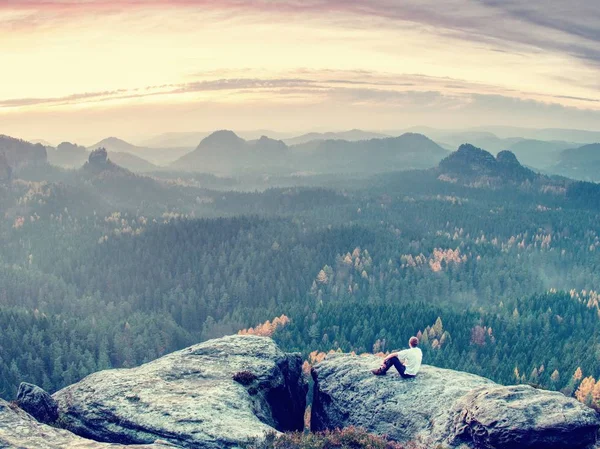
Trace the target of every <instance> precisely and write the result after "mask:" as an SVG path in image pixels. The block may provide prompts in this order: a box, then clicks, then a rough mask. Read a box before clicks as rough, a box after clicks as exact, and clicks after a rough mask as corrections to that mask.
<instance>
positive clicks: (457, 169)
mask: <svg viewBox="0 0 600 449" xmlns="http://www.w3.org/2000/svg"><path fill="white" fill-rule="evenodd" d="M438 171H440V172H441V173H442V174H443V175H446V176H448V177H450V178H453V179H460V180H461V181H462V182H465V183H467V184H470V183H479V182H480V181H481V180H482V179H486V180H488V181H489V180H495V183H496V184H499V185H502V184H506V183H521V182H524V181H527V180H529V181H532V180H534V179H535V178H536V176H537V175H536V174H535V173H534V172H533V171H531V170H529V169H528V168H526V167H523V166H522V165H521V164H520V163H519V161H518V160H517V157H516V156H515V154H514V153H512V152H511V151H501V152H500V153H498V155H497V157H494V156H493V155H492V154H491V153H489V152H487V151H485V150H482V149H481V148H477V147H475V146H473V145H471V144H463V145H461V146H460V147H459V148H458V150H457V151H455V152H454V153H452V154H450V155H449V156H448V157H446V158H445V159H443V160H442V161H441V162H440V164H439V167H438Z"/></svg>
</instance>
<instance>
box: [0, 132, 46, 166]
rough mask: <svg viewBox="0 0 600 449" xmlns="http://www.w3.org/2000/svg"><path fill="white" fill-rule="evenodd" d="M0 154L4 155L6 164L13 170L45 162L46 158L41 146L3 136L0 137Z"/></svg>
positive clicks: (44, 149) (43, 148) (44, 150)
mask: <svg viewBox="0 0 600 449" xmlns="http://www.w3.org/2000/svg"><path fill="white" fill-rule="evenodd" d="M0 153H3V154H4V156H5V158H6V163H7V164H8V165H9V166H10V167H12V168H13V169H14V168H18V167H20V166H21V165H26V164H29V163H38V162H46V159H47V157H48V156H47V153H46V148H45V147H44V146H43V145H42V144H39V143H36V144H33V143H30V142H27V141H25V140H21V139H15V138H13V137H9V136H4V135H0Z"/></svg>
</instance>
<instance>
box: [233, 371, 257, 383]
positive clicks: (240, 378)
mask: <svg viewBox="0 0 600 449" xmlns="http://www.w3.org/2000/svg"><path fill="white" fill-rule="evenodd" d="M233 380H235V381H236V382H237V383H239V384H242V385H244V386H248V385H250V384H251V383H252V382H254V381H255V380H256V375H255V374H254V373H251V372H250V371H239V372H237V373H235V374H234V375H233Z"/></svg>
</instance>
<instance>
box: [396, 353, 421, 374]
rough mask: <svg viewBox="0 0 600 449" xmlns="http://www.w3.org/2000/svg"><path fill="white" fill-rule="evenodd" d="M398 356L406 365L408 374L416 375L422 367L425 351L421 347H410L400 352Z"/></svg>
mask: <svg viewBox="0 0 600 449" xmlns="http://www.w3.org/2000/svg"><path fill="white" fill-rule="evenodd" d="M398 358H399V359H400V361H401V362H402V363H403V364H404V366H406V374H408V375H410V376H416V375H417V373H418V372H419V370H420V369H421V362H422V361H423V352H422V351H421V348H410V349H405V350H403V351H400V352H398Z"/></svg>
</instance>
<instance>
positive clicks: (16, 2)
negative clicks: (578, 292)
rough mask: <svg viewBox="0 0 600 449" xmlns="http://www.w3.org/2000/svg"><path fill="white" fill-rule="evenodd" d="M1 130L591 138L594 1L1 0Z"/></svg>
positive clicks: (599, 87) (599, 76)
mask: <svg viewBox="0 0 600 449" xmlns="http://www.w3.org/2000/svg"><path fill="white" fill-rule="evenodd" d="M0 61H1V64H0V134H7V135H11V136H15V137H20V138H24V139H29V140H32V139H44V140H46V141H49V142H51V143H54V144H56V143H59V142H61V141H72V142H78V143H82V144H86V145H90V144H92V143H94V142H96V141H98V140H100V139H102V138H104V137H108V136H118V137H121V138H125V139H128V140H131V141H133V142H141V141H143V140H144V139H146V138H149V137H151V136H154V135H157V134H160V133H163V132H189V131H198V132H200V131H210V130H215V129H234V130H253V129H269V130H276V131H280V132H305V131H311V130H319V131H324V130H343V129H351V128H361V129H368V130H381V131H384V130H386V131H387V130H400V129H406V128H409V127H412V126H421V125H426V126H431V127H436V128H469V127H479V126H490V125H502V126H521V127H532V128H534V127H535V128H547V127H557V128H575V129H590V130H600V7H599V6H598V0H570V1H569V2H565V1H564V0H536V1H531V0H529V1H517V0H477V1H475V0H443V1H440V0H411V1H406V0H393V1H390V0H371V1H368V2H367V1H361V2H359V1H354V0H254V1H242V0H223V1H215V0H118V1H117V0H80V1H76V0H0Z"/></svg>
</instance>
